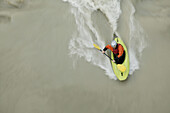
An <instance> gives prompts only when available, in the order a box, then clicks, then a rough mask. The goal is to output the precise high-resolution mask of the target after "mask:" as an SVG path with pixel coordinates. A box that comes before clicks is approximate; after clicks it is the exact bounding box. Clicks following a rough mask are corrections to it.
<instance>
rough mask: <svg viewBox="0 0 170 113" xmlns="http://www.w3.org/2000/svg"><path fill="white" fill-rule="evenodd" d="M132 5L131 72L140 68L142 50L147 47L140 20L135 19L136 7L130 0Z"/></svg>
mask: <svg viewBox="0 0 170 113" xmlns="http://www.w3.org/2000/svg"><path fill="white" fill-rule="evenodd" d="M129 5H130V7H131V10H132V11H131V15H130V22H129V27H130V36H129V37H130V40H129V59H130V72H129V74H133V72H134V71H135V70H137V69H139V59H140V57H141V55H142V51H143V50H144V48H145V47H146V45H147V44H146V42H145V37H146V35H145V32H144V30H143V28H142V27H141V26H140V24H139V23H138V21H137V20H136V19H135V17H134V14H135V8H134V6H133V5H132V3H131V2H129Z"/></svg>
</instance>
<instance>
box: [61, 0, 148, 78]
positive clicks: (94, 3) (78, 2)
mask: <svg viewBox="0 0 170 113" xmlns="http://www.w3.org/2000/svg"><path fill="white" fill-rule="evenodd" d="M63 1H65V2H68V3H69V4H70V5H72V8H71V12H72V14H73V15H74V18H75V21H76V25H77V31H75V33H74V34H73V35H72V38H71V40H70V43H69V49H70V55H73V56H74V57H75V56H77V58H79V57H83V58H85V59H86V60H87V61H88V62H90V63H92V64H94V65H96V66H99V67H100V68H102V69H104V70H105V72H106V75H108V76H109V77H110V78H114V79H115V80H116V79H117V78H116V76H115V75H114V73H113V70H112V67H111V65H110V61H109V59H107V58H106V57H104V56H103V55H102V54H101V53H99V51H97V50H94V49H93V48H94V47H93V44H94V43H95V44H98V45H100V47H101V48H103V47H104V46H105V45H106V43H105V39H104V37H101V36H100V35H99V34H100V33H99V31H98V30H97V29H96V28H95V22H94V21H93V20H92V14H93V13H94V12H96V11H101V12H102V13H103V14H104V15H105V17H106V18H107V20H108V23H109V25H110V27H111V30H112V32H113V33H114V32H117V27H118V26H119V25H118V20H119V17H120V15H121V12H122V11H121V7H120V2H121V1H120V0H63ZM126 5H127V6H126V7H129V8H130V11H129V12H130V15H129V17H127V18H129V22H128V23H127V24H128V26H129V36H127V37H122V39H125V38H127V39H128V43H127V44H126V45H127V46H128V51H129V56H130V73H129V74H133V72H134V71H135V70H136V69H139V64H140V63H139V59H140V57H141V55H142V51H143V49H144V48H145V46H146V43H145V35H146V34H145V32H144V31H143V29H142V27H141V26H140V24H139V23H138V21H137V20H136V19H135V17H134V13H135V8H134V6H133V5H132V3H131V1H128V2H127V4H126ZM117 34H119V33H118V32H117ZM111 40H112V37H110V41H111ZM75 62H76V61H75Z"/></svg>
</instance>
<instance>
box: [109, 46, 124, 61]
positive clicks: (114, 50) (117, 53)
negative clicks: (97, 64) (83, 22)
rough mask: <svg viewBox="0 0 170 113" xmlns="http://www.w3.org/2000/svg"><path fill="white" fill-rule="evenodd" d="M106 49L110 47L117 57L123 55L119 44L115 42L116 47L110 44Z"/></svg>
mask: <svg viewBox="0 0 170 113" xmlns="http://www.w3.org/2000/svg"><path fill="white" fill-rule="evenodd" d="M106 48H107V49H110V50H111V51H112V52H113V54H115V55H116V56H117V57H118V58H119V57H121V56H122V55H123V52H124V49H123V46H122V45H121V44H117V46H116V48H113V47H112V46H111V45H110V44H109V45H107V46H106Z"/></svg>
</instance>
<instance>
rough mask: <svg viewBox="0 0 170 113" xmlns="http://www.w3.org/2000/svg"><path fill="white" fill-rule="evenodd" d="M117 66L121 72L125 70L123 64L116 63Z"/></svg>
mask: <svg viewBox="0 0 170 113" xmlns="http://www.w3.org/2000/svg"><path fill="white" fill-rule="evenodd" d="M117 68H118V70H120V71H121V72H125V71H126V67H125V66H124V65H121V64H117Z"/></svg>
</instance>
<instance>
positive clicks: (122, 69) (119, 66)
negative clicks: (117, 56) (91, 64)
mask: <svg viewBox="0 0 170 113" xmlns="http://www.w3.org/2000/svg"><path fill="white" fill-rule="evenodd" d="M93 46H94V47H95V48H96V49H98V50H99V51H101V52H102V50H101V48H100V47H99V46H98V45H96V44H93ZM104 55H106V56H107V57H108V58H109V59H110V60H111V61H113V59H112V58H111V57H110V56H108V55H107V54H106V53H104ZM116 66H117V68H118V70H120V71H121V72H125V70H126V67H125V66H124V65H121V64H117V65H116Z"/></svg>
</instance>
